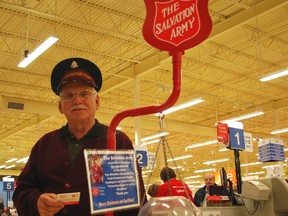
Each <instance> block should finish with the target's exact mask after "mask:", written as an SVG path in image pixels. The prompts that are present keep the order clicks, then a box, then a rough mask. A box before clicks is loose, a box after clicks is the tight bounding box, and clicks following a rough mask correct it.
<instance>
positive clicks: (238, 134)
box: [229, 127, 245, 150]
mask: <svg viewBox="0 0 288 216" xmlns="http://www.w3.org/2000/svg"><path fill="white" fill-rule="evenodd" d="M229 141H230V148H231V149H241V150H244V149H245V141H244V131H243V129H239V128H231V127H229Z"/></svg>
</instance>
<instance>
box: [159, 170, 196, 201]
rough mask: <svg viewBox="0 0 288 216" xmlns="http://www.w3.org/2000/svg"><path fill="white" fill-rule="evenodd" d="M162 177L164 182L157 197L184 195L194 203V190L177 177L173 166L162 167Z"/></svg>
mask: <svg viewBox="0 0 288 216" xmlns="http://www.w3.org/2000/svg"><path fill="white" fill-rule="evenodd" d="M160 178H161V180H162V181H163V182H164V183H163V184H161V185H160V186H159V188H158V191H157V194H156V195H155V197H163V196H184V197H186V198H188V199H189V200H191V201H192V202H193V203H194V199H193V196H192V191H191V190H190V188H189V187H188V185H187V184H185V183H184V182H182V181H180V180H177V179H176V173H175V171H174V170H173V169H172V168H170V167H164V168H162V170H161V173H160Z"/></svg>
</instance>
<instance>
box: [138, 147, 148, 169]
mask: <svg viewBox="0 0 288 216" xmlns="http://www.w3.org/2000/svg"><path fill="white" fill-rule="evenodd" d="M136 156H137V160H138V164H139V166H140V167H147V166H148V154H147V150H146V151H145V150H136Z"/></svg>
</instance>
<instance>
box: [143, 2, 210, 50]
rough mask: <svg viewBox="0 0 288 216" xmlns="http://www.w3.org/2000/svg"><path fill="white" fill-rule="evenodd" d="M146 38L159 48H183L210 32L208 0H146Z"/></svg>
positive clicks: (202, 38) (144, 27)
mask: <svg viewBox="0 0 288 216" xmlns="http://www.w3.org/2000/svg"><path fill="white" fill-rule="evenodd" d="M145 4H146V7H147V10H146V11H147V13H146V20H145V23H144V26H143V35H144V38H145V40H146V41H147V42H148V43H149V44H150V45H152V46H154V47H156V48H159V49H161V50H169V51H172V50H175V51H184V50H185V49H188V48H191V47H194V46H196V45H198V44H199V43H201V42H202V41H203V40H205V39H206V38H207V37H208V35H209V34H210V32H211V28H212V21H211V18H210V16H209V13H208V6H207V5H208V0H170V1H167V0H166V1H164V0H158V1H152V0H145Z"/></svg>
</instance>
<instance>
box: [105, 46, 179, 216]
mask: <svg viewBox="0 0 288 216" xmlns="http://www.w3.org/2000/svg"><path fill="white" fill-rule="evenodd" d="M169 54H170V55H172V64H173V91H172V93H171V95H170V96H169V98H168V99H167V100H166V102H165V103H163V104H162V105H158V106H145V107H139V108H135V109H130V110H126V111H123V112H120V113H118V114H117V115H116V116H114V118H113V119H112V121H111V123H110V126H109V129H108V141H107V142H108V144H107V148H108V149H109V150H115V149H116V127H117V126H118V124H119V123H120V121H121V120H123V119H124V118H126V117H131V116H140V115H148V114H152V113H158V112H162V111H164V110H166V109H168V108H170V107H172V106H173V105H174V104H175V103H176V101H177V100H178V97H179V95H180V89H181V57H182V55H183V52H182V51H175V52H170V53H169ZM113 215H114V213H113V212H107V213H105V216H113Z"/></svg>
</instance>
